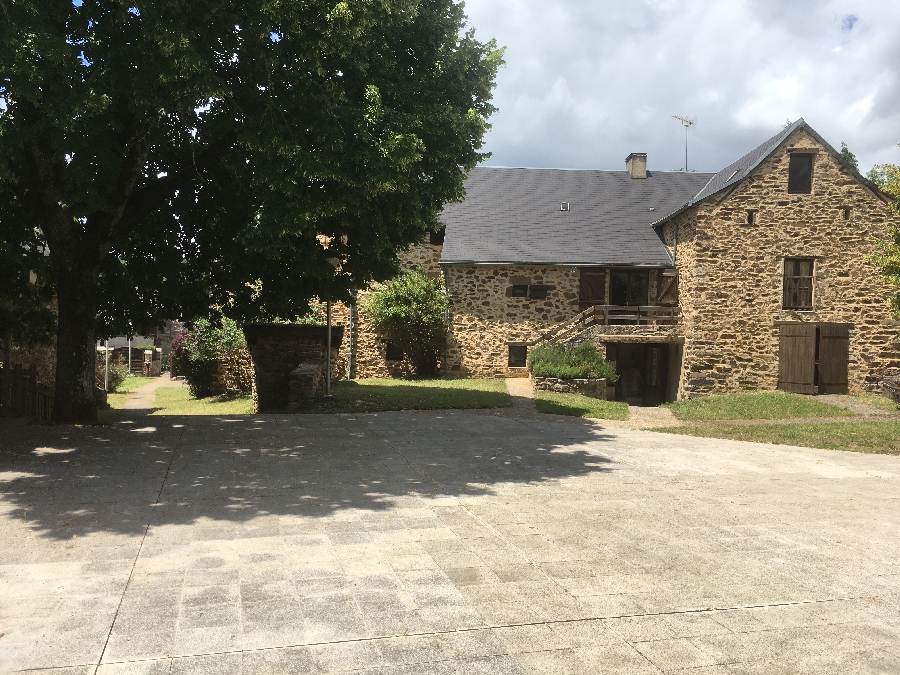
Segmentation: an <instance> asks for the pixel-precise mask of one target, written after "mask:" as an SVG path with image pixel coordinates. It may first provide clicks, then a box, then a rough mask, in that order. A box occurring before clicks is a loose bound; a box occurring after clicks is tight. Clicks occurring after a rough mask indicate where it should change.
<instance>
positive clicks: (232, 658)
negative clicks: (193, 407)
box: [0, 412, 900, 675]
mask: <svg viewBox="0 0 900 675" xmlns="http://www.w3.org/2000/svg"><path fill="white" fill-rule="evenodd" d="M0 425H2V426H0V438H2V440H0V672H4V673H6V672H10V673H12V672H22V671H28V672H38V673H40V672H47V673H78V674H79V675H80V674H82V673H83V674H85V675H86V674H87V673H94V674H96V673H101V674H106V675H108V674H114V673H116V674H117V673H154V674H155V673H166V674H173V673H206V672H209V673H372V674H375V673H377V674H379V675H381V674H388V673H391V674H396V673H594V672H620V673H669V672H673V673H674V672H676V671H677V672H690V673H692V674H694V675H698V674H722V673H731V674H735V673H831V672H833V673H848V672H872V673H890V672H900V647H898V645H900V612H898V609H900V537H898V534H900V486H898V476H900V458H897V457H889V456H882V455H865V454H857V453H842V452H836V451H827V450H815V449H809V448H793V447H785V446H769V445H760V444H750V443H740V442H735V441H722V440H715V439H699V438H691V437H684V436H673V435H664V434H654V433H650V432H646V431H637V430H628V429H612V428H604V427H600V426H597V425H589V424H584V423H583V422H580V421H574V420H573V421H570V420H564V419H563V420H557V419H549V420H548V419H547V418H546V417H541V416H538V415H536V416H535V417H534V418H532V417H530V416H529V417H527V418H515V417H510V416H494V415H487V414H484V413H465V412H409V413H382V414H371V415H335V416H314V415H308V416H289V415H264V416H247V417H232V418H229V417H208V418H198V417H193V418H173V417H166V418H152V417H142V416H138V415H135V416H134V417H133V418H131V419H127V420H124V421H123V422H122V423H120V424H118V425H116V426H114V427H111V428H53V427H41V426H28V425H22V424H20V423H8V422H7V421H5V420H4V421H0Z"/></svg>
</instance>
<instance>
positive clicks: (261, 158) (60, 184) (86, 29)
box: [0, 0, 502, 423]
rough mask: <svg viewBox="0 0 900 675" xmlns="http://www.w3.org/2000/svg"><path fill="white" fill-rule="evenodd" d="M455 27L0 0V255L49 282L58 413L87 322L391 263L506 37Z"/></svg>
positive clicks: (296, 291) (303, 286) (437, 13)
mask: <svg viewBox="0 0 900 675" xmlns="http://www.w3.org/2000/svg"><path fill="white" fill-rule="evenodd" d="M464 27H465V17H464V15H463V13H462V6H461V5H460V4H457V3H455V2H453V0H375V1H373V0H344V1H335V0H330V1H328V0H266V1H262V0H240V1H237V0H233V1H225V0H199V1H192V2H182V1H179V0H147V1H146V2H145V1H137V0H136V1H134V2H125V1H118V0H81V1H79V0H75V1H74V2H73V3H69V2H66V1H65V0H63V1H59V0H0V227H2V231H3V234H4V236H3V237H2V238H0V244H2V246H3V251H2V253H0V264H2V265H4V269H3V270H2V273H3V274H6V273H7V272H8V273H9V274H11V275H13V276H16V275H19V276H18V277H17V278H21V275H22V274H23V270H26V269H27V270H28V271H29V272H32V273H33V274H30V275H29V276H30V277H32V279H30V280H29V281H36V283H35V284H34V288H35V289H50V290H51V291H52V292H53V293H55V297H56V299H57V303H58V327H57V334H56V343H57V370H56V401H55V407H54V413H53V417H54V420H55V421H56V422H60V423H69V422H93V421H95V420H96V405H95V402H94V393H93V377H94V375H93V371H94V345H95V339H96V338H97V337H98V335H100V336H102V335H106V334H115V333H121V332H124V331H126V330H129V328H130V329H131V330H136V331H140V330H142V329H144V328H149V327H150V326H149V325H148V324H154V323H158V322H159V321H161V320H162V319H164V318H166V317H184V318H188V319H190V318H192V317H197V316H205V315H208V314H209V311H210V310H209V308H210V307H211V306H214V307H217V308H219V309H220V310H221V311H222V312H224V313H225V314H226V315H229V316H231V317H234V318H236V319H250V318H264V317H266V316H297V315H302V314H304V313H305V312H306V309H307V300H308V299H309V298H310V297H312V296H320V297H331V298H333V299H339V298H344V297H348V294H349V289H351V288H353V287H358V286H361V285H363V284H364V283H365V282H367V281H369V280H373V279H375V280H378V279H385V278H388V277H390V276H392V275H394V274H395V273H396V272H397V269H398V265H397V260H396V252H397V251H398V250H400V249H402V248H403V247H405V246H408V245H409V244H411V243H413V242H416V241H419V240H421V238H422V236H423V235H424V233H425V232H426V231H428V230H432V229H436V228H437V227H438V221H437V215H438V213H439V211H440V209H441V207H442V205H443V204H444V203H446V202H448V201H452V200H456V199H459V198H461V197H462V194H463V180H464V176H465V172H466V171H467V170H468V169H470V168H471V167H473V166H474V165H475V164H476V163H478V162H479V161H480V160H481V159H483V158H484V157H485V155H483V154H481V153H480V152H479V150H480V148H481V142H482V138H483V135H484V133H485V130H486V128H487V118H488V117H489V116H490V114H491V113H492V112H493V108H492V106H491V104H490V98H491V90H492V87H493V84H494V80H495V77H496V72H497V68H498V67H499V66H500V65H501V63H502V52H501V51H500V50H498V49H497V48H496V46H495V44H494V43H493V41H491V42H488V43H486V44H482V43H480V42H478V41H477V40H476V39H475V38H474V35H473V33H472V32H471V31H469V32H464ZM38 252H40V253H41V255H43V254H44V253H46V252H48V256H47V257H46V264H43V261H44V259H43V258H42V259H41V261H40V262H41V264H39V265H35V266H32V265H31V264H30V263H29V261H28V260H26V258H28V257H29V256H30V257H32V258H36V256H37V255H38ZM335 258H337V259H339V260H340V261H341V265H340V267H339V269H338V272H337V273H335V270H334V267H333V265H332V264H331V263H334V259H335ZM329 260H330V262H329ZM8 261H12V262H11V263H9V262H8ZM13 263H14V264H13ZM35 275H36V276H37V279H33V277H34V276H35ZM20 285H21V284H20ZM23 294H24V295H23ZM19 296H21V298H24V299H21V298H20V300H21V302H20V303H19V304H20V305H22V306H23V307H26V309H29V311H30V312H31V313H30V314H28V313H27V312H20V313H19V314H18V316H20V317H21V320H22V321H24V320H25V318H27V317H31V318H32V319H34V318H35V317H36V316H37V315H38V314H39V312H36V309H35V308H36V307H37V306H38V305H39V304H40V302H39V301H40V300H41V299H45V298H43V296H41V297H39V296H40V293H38V292H37V290H28V289H27V288H26V289H24V290H23V291H22V292H21V293H20V294H19ZM19 296H16V297H19ZM0 303H5V306H6V307H8V308H9V309H10V311H13V310H14V309H15V306H14V303H13V302H12V301H11V300H10V299H9V298H8V297H5V296H4V295H3V294H2V293H0ZM26 315H27V316H26ZM13 320H14V321H15V319H13ZM36 323H38V322H37V321H36ZM5 332H6V333H10V332H12V331H11V330H10V329H9V327H7V328H6V329H5Z"/></svg>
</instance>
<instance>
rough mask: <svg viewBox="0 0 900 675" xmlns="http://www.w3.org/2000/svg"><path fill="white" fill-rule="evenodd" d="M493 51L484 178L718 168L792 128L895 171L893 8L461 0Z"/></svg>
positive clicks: (787, 2)
mask: <svg viewBox="0 0 900 675" xmlns="http://www.w3.org/2000/svg"><path fill="white" fill-rule="evenodd" d="M466 13H467V14H468V16H469V24H470V25H471V26H473V27H474V28H475V29H476V36H477V37H478V38H479V39H481V40H487V39H488V38H491V37H495V38H496V39H497V42H498V43H499V44H500V45H501V46H506V57H505V58H506V62H507V65H506V66H505V67H504V68H503V69H502V70H501V71H500V74H499V76H498V79H497V89H496V90H495V94H494V102H495V104H496V105H497V106H498V108H499V112H498V113H497V114H496V115H495V116H494V117H493V118H492V120H491V122H492V124H493V129H492V130H491V131H490V132H489V134H488V136H487V143H486V149H487V150H489V151H491V152H493V156H492V157H491V159H490V160H488V161H487V162H486V164H487V165H489V166H529V167H560V168H592V169H624V165H625V157H626V156H627V155H628V153H630V152H646V153H648V168H650V169H651V170H652V169H655V170H657V171H669V170H674V169H680V168H682V167H683V166H684V128H683V127H682V126H681V123H680V122H678V121H676V120H674V119H672V117H671V116H672V115H683V116H688V117H693V118H696V120H697V123H696V125H695V126H694V127H693V128H692V129H691V131H690V140H689V144H690V146H689V158H688V166H689V168H690V169H695V170H697V171H718V170H719V169H721V168H723V167H724V166H726V165H727V164H729V163H731V162H732V161H734V160H735V159H737V158H738V157H740V156H741V155H743V154H744V153H746V152H747V151H749V150H751V149H752V148H753V147H755V146H756V145H758V144H760V143H761V142H762V141H764V140H765V139H766V138H768V137H769V136H772V135H774V134H775V133H777V132H778V130H779V129H780V128H781V127H782V126H783V125H784V124H785V120H788V119H789V120H796V119H797V118H798V117H803V118H805V119H806V121H807V122H809V123H810V124H811V125H812V126H813V128H815V129H816V130H817V131H818V132H819V133H820V134H822V135H823V136H824V137H825V139H826V140H827V141H829V142H830V143H831V144H832V145H834V146H835V147H837V148H839V147H840V143H841V141H846V143H847V144H848V146H849V147H850V149H851V150H852V151H853V152H855V153H856V155H857V157H858V158H859V160H860V168H861V169H862V170H863V171H864V172H865V171H867V170H868V169H869V168H871V166H872V165H873V164H875V163H883V162H891V163H895V164H900V148H898V147H897V144H898V143H900V2H898V1H897V0H865V1H862V0H466Z"/></svg>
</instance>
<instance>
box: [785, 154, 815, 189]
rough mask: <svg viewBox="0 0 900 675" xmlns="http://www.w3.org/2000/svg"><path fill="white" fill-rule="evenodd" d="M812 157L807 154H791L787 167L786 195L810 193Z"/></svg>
mask: <svg viewBox="0 0 900 675" xmlns="http://www.w3.org/2000/svg"><path fill="white" fill-rule="evenodd" d="M812 171H813V156H812V155H811V154H808V153H800V152H795V153H792V154H791V162H790V166H789V167H788V193H789V194H792V195H808V194H809V193H811V192H812Z"/></svg>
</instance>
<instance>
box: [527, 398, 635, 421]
mask: <svg viewBox="0 0 900 675" xmlns="http://www.w3.org/2000/svg"><path fill="white" fill-rule="evenodd" d="M534 396H535V407H536V408H537V411H538V412H542V413H550V414H551V415H569V416H571V417H592V418H596V419H601V420H624V419H627V418H628V404H627V403H620V402H619V401H603V400H601V399H599V398H591V397H590V396H583V395H582V394H561V393H557V392H553V391H536V392H534Z"/></svg>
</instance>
